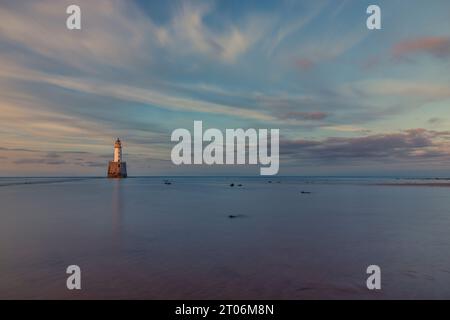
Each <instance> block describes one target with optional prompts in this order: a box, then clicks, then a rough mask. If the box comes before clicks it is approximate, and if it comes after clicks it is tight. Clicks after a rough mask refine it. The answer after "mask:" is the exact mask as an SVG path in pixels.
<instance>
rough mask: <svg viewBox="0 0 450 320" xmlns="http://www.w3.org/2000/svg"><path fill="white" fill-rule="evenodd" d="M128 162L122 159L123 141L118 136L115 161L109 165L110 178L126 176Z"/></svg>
mask: <svg viewBox="0 0 450 320" xmlns="http://www.w3.org/2000/svg"><path fill="white" fill-rule="evenodd" d="M126 177H127V163H126V162H123V161H122V142H121V141H120V139H119V138H117V140H116V142H115V143H114V161H110V162H109V165H108V178H126Z"/></svg>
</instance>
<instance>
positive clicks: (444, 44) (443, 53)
mask: <svg viewBox="0 0 450 320" xmlns="http://www.w3.org/2000/svg"><path fill="white" fill-rule="evenodd" d="M392 54H393V56H394V57H395V58H405V57H409V56H412V55H416V54H429V55H432V56H434V57H439V58H445V57H448V56H449V55H450V38H447V37H422V38H416V39H411V40H405V41H401V42H399V43H397V44H396V45H395V46H394V47H393V48H392Z"/></svg>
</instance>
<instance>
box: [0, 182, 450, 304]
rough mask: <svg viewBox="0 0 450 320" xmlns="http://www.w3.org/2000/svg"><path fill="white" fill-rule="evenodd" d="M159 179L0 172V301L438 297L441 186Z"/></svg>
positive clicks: (444, 224) (444, 208)
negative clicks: (71, 273)
mask: <svg viewBox="0 0 450 320" xmlns="http://www.w3.org/2000/svg"><path fill="white" fill-rule="evenodd" d="M168 179H169V180H170V181H171V184H170V185H168V184H164V178H161V177H154V178H153V177H152V178H128V179H124V180H108V179H77V178H58V179H55V178H33V179H31V178H1V179H0V208H1V209H0V219H1V220H0V298H2V299H5V298H6V299H10V298H26V299H47V298H63V299H71V298H86V299H91V298H95V299H97V298H111V299H116V298H117V299H119V298H129V299H317V298H320V299H396V298H406V299H418V298H425V299H444V298H445V299H450V188H449V187H433V186H428V185H425V184H424V185H416V186H406V185H398V186H393V185H387V183H392V182H394V183H396V182H399V181H398V180H388V179H350V178H347V179H334V178H333V179H332V178H329V179H328V178H275V179H267V178H217V177H215V178H187V177H186V178H168ZM269 180H272V183H269ZM232 182H233V183H235V186H234V187H230V183H232ZM406 182H407V183H411V182H416V181H413V180H408V181H406ZM419 182H420V181H419ZM432 182H433V181H431V183H432ZM425 183H430V181H425ZM238 184H242V187H238V186H237V185H238ZM301 191H307V192H311V193H310V194H306V193H303V194H302V193H301ZM230 215H234V216H236V217H235V218H230V217H229V216H230ZM72 264H76V265H79V266H80V267H81V270H82V271H81V272H82V290H81V291H68V290H67V289H66V277H67V275H66V273H65V271H66V267H67V266H68V265H72ZM371 264H376V265H379V266H380V267H381V271H382V290H381V291H379V292H373V291H368V290H367V288H366V278H367V275H366V268H367V266H368V265H371Z"/></svg>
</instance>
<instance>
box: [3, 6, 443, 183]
mask: <svg viewBox="0 0 450 320" xmlns="http://www.w3.org/2000/svg"><path fill="white" fill-rule="evenodd" d="M75 3H76V4H78V5H79V6H80V7H81V11H82V30H80V31H70V30H67V29H66V27H65V20H66V17H67V15H66V14H65V10H66V7H67V6H68V5H70V4H75ZM369 4H378V5H379V6H380V7H381V10H382V30H376V31H369V30H367V28H366V18H367V14H366V8H367V6H368V5H369ZM449 71H450V2H448V1H445V0H442V1H439V0H432V1H418V0H415V1H399V0H390V1H359V0H354V1H351V0H348V1H345V0H343V1H331V0H329V1H170V2H169V1H141V2H138V1H135V2H133V1H111V0H108V1H107V0H99V1H97V0H96V1H50V0H41V1H20V2H18V1H12V0H6V1H2V3H1V4H0V112H1V116H0V138H1V142H2V145H1V146H0V176H8V175H104V173H105V170H106V163H107V161H108V160H109V159H110V158H111V157H112V146H113V142H114V140H115V138H116V137H121V139H122V140H123V142H124V148H125V150H124V154H125V157H126V159H127V162H128V167H129V171H130V174H132V175H160V174H161V175H167V174H169V175H172V174H173V175H178V174H249V175H253V174H258V172H259V169H258V168H257V167H237V166H232V167H218V166H214V167H203V166H201V167H197V166H184V167H176V166H174V165H172V163H171V161H170V150H171V148H172V146H173V143H171V142H170V134H171V132H172V131H173V130H174V129H176V128H180V127H183V128H192V126H193V121H194V120H203V122H204V127H216V128H220V129H225V128H279V129H280V135H281V141H280V155H281V160H280V172H279V174H281V175H290V174H295V175H417V174H420V175H433V176H434V175H439V176H442V175H445V176H450V173H449V172H450V162H449V160H450V131H449V129H448V128H449V125H450V72H449Z"/></svg>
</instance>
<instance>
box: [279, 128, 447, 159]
mask: <svg viewBox="0 0 450 320" xmlns="http://www.w3.org/2000/svg"><path fill="white" fill-rule="evenodd" d="M448 138H450V132H448V131H431V130H425V129H421V128H419V129H411V130H406V131H403V132H399V133H388V134H375V135H368V136H363V137H355V138H335V137H330V138H326V139H324V140H317V141H316V140H282V141H281V142H280V154H282V155H285V156H288V157H290V158H296V157H299V158H309V159H315V160H317V161H319V162H320V161H328V162H329V161H339V160H345V159H353V160H355V159H356V160H358V159H359V160H364V161H370V160H383V159H395V160H402V161H405V160H414V159H427V158H436V157H441V158H443V157H445V158H447V159H448V158H450V143H449V141H448Z"/></svg>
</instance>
